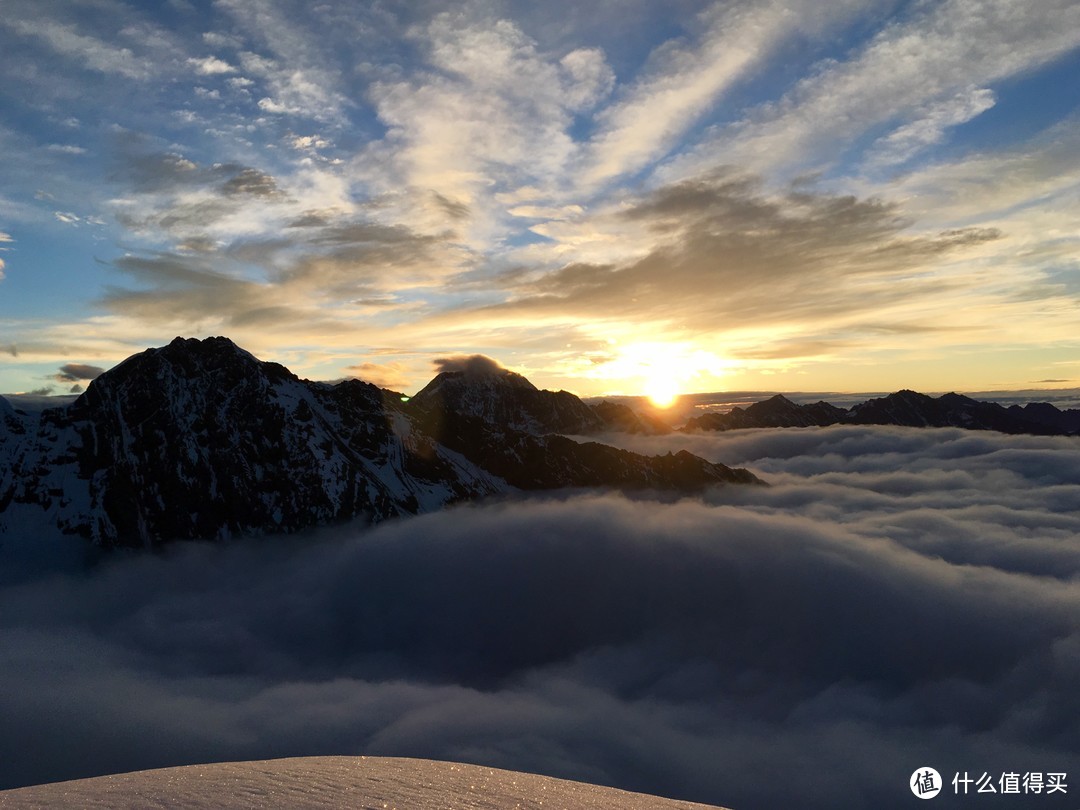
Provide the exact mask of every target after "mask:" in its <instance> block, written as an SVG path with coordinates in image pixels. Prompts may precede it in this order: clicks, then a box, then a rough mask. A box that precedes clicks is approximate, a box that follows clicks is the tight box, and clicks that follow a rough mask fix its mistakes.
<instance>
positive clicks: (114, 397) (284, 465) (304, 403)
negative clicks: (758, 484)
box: [0, 338, 757, 545]
mask: <svg viewBox="0 0 1080 810" xmlns="http://www.w3.org/2000/svg"><path fill="white" fill-rule="evenodd" d="M455 375H457V376H455ZM406 399H407V398H405V397H402V396H401V395H400V394H396V393H394V392H390V391H384V390H381V389H379V388H376V387H375V386H373V385H369V384H367V383H363V382H360V381H358V380H347V381H344V382H340V383H337V384H330V383H318V382H310V381H307V380H301V379H299V378H298V377H296V375H294V374H292V373H291V372H290V371H289V370H288V369H286V368H284V367H283V366H281V365H278V364H276V363H266V362H261V361H259V360H257V359H256V358H255V357H253V356H252V355H250V354H249V353H247V352H246V351H244V350H242V349H240V348H238V347H237V346H236V345H234V344H233V343H232V342H231V341H229V340H228V339H226V338H209V339H207V340H194V339H186V340H185V339H182V338H177V339H176V340H174V341H173V342H172V343H170V344H169V345H168V346H165V347H162V348H157V349H148V350H147V351H145V352H142V353H141V354H138V355H135V356H133V357H130V358H128V359H127V360H125V361H124V362H123V363H121V364H119V365H118V366H116V367H115V368H113V369H112V370H110V371H108V372H106V373H105V374H102V375H101V376H99V377H98V378H97V379H95V380H94V381H93V382H92V383H90V385H89V387H88V388H87V390H86V392H85V393H84V394H82V395H81V396H80V397H79V398H78V399H76V400H75V401H74V402H73V403H72V404H71V405H69V406H67V407H60V408H52V409H47V410H44V411H42V412H40V413H33V414H32V413H22V412H20V411H18V410H16V409H14V408H12V407H11V405H10V403H8V402H6V401H5V400H3V399H2V398H0V464H2V467H0V534H2V533H3V532H5V531H15V530H20V531H24V530H26V527H28V526H30V527H32V526H33V525H35V521H36V522H37V524H42V522H43V521H44V525H50V524H51V525H54V526H56V527H58V528H59V529H61V530H62V531H65V532H71V533H78V534H82V535H84V536H86V537H88V538H90V539H92V540H93V541H95V542H96V543H99V544H102V545H155V544H158V543H162V542H166V541H169V540H178V539H196V538H221V537H227V536H230V535H250V534H261V533H268V532H296V531H300V530H303V529H305V528H308V527H313V526H320V525H327V524H331V523H335V522H339V521H345V520H351V519H354V518H358V517H366V518H368V519H370V520H373V521H378V520H383V519H386V518H391V517H395V516H401V515H410V514H417V513H420V512H427V511H433V510H436V509H439V508H441V507H443V506H445V505H447V504H450V503H454V502H457V501H462V500H470V499H474V498H479V497H483V496H486V495H492V494H496V493H506V492H512V491H514V490H515V489H546V488H557V487H601V486H613V487H652V488H656V489H677V490H681V489H684V488H685V489H693V488H700V487H703V486H707V485H709V484H712V483H725V482H738V483H743V482H754V481H756V480H757V479H755V478H754V477H753V476H752V475H750V474H749V473H747V472H746V471H742V470H730V469H729V468H727V467H724V466H723V465H718V464H711V463H709V462H707V461H705V460H703V459H699V458H696V457H694V456H690V455H689V454H685V455H684V454H680V455H679V456H665V457H660V458H647V457H644V456H639V455H635V454H633V453H629V452H626V451H622V450H616V449H615V448H612V447H607V446H604V445H597V444H584V445H582V444H577V443H575V442H573V441H571V440H569V439H566V438H564V437H562V436H558V435H554V434H556V433H559V432H566V433H581V432H584V431H586V430H597V429H601V428H602V427H603V426H604V423H603V420H601V419H600V418H599V417H598V416H597V415H596V414H595V413H594V412H593V411H592V410H591V409H590V408H589V407H588V406H587V405H585V404H584V403H582V402H581V401H580V400H578V399H577V398H576V397H574V396H573V395H572V394H568V393H566V392H559V393H551V392H548V391H538V390H537V389H536V388H535V387H534V386H533V385H532V384H531V383H529V382H528V380H526V379H525V378H524V377H522V376H520V375H518V374H513V373H512V372H506V371H502V372H501V373H500V374H498V375H471V374H466V373H457V372H447V373H444V374H440V375H439V376H438V377H436V379H435V380H433V381H432V383H431V384H430V385H428V386H427V387H426V388H425V389H424V390H423V391H422V392H421V393H420V394H419V395H417V397H415V398H414V399H413V400H412V401H411V402H406V401H405V400H406ZM18 527H21V528H18Z"/></svg>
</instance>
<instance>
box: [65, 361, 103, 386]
mask: <svg viewBox="0 0 1080 810" xmlns="http://www.w3.org/2000/svg"><path fill="white" fill-rule="evenodd" d="M104 373H105V369H103V368H100V367H98V366H88V365H85V364H83V363H65V364H64V365H62V366H61V367H60V371H59V372H57V373H56V374H54V375H53V379H55V380H56V381H57V382H79V381H80V380H92V379H94V378H95V377H98V376H99V375H101V374H104Z"/></svg>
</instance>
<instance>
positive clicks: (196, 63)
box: [187, 56, 236, 76]
mask: <svg viewBox="0 0 1080 810" xmlns="http://www.w3.org/2000/svg"><path fill="white" fill-rule="evenodd" d="M187 61H188V64H189V65H191V66H192V67H193V68H195V72H196V73H198V74H199V75H200V76H220V75H222V74H226V73H236V68H234V67H233V66H232V65H230V64H229V63H228V62H226V61H224V60H223V59H218V58H217V57H216V56H206V57H203V58H202V59H188V60H187Z"/></svg>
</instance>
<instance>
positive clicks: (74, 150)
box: [46, 143, 86, 155]
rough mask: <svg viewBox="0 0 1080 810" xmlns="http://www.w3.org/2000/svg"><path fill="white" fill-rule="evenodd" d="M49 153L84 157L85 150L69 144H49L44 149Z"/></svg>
mask: <svg viewBox="0 0 1080 810" xmlns="http://www.w3.org/2000/svg"><path fill="white" fill-rule="evenodd" d="M46 148H47V149H48V150H49V151H50V152H59V153H61V154H65V155H85V154H86V150H85V149H84V148H83V147H81V146H75V145H74V144H70V143H51V144H49V145H48V147H46Z"/></svg>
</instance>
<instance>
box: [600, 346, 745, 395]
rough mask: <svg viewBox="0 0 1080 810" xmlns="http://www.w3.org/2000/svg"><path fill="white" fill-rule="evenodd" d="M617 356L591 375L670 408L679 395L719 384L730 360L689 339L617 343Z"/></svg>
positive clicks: (615, 348) (615, 347) (615, 354)
mask: <svg viewBox="0 0 1080 810" xmlns="http://www.w3.org/2000/svg"><path fill="white" fill-rule="evenodd" d="M612 348H613V349H614V356H613V357H611V358H610V359H609V360H607V362H604V363H600V364H597V365H596V366H595V368H594V369H593V370H592V371H591V373H590V374H589V375H588V376H591V377H593V378H594V379H604V380H610V381H612V382H615V383H617V384H618V385H619V388H620V389H621V390H623V391H625V392H626V393H636V394H642V395H644V396H646V397H648V398H649V400H650V402H651V403H652V404H653V405H654V406H655V407H657V408H670V407H671V406H672V405H674V404H675V401H676V400H677V399H678V397H679V395H680V394H681V393H684V392H688V391H690V390H692V389H693V388H694V387H699V386H701V385H705V386H707V387H708V386H712V385H715V382H716V379H715V378H717V377H721V376H723V375H724V374H725V373H726V370H727V367H728V366H729V365H730V361H725V360H724V359H722V358H720V357H718V356H717V355H715V354H713V353H712V352H708V351H704V350H702V349H700V348H698V347H697V346H694V345H693V344H691V343H687V342H679V343H676V342H671V343H667V342H661V341H649V342H644V341H643V342H636V343H628V344H622V345H620V344H618V343H615V344H614V345H613V347H612Z"/></svg>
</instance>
